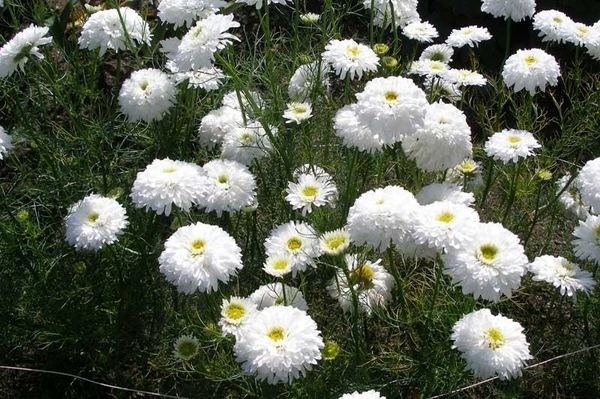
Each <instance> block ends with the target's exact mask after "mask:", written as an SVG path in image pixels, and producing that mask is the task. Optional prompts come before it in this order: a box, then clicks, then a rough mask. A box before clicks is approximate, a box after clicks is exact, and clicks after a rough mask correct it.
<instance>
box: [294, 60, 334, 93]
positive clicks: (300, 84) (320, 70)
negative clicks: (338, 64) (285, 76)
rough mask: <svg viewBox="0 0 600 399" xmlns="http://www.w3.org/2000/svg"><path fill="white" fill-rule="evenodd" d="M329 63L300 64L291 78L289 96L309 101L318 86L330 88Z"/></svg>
mask: <svg viewBox="0 0 600 399" xmlns="http://www.w3.org/2000/svg"><path fill="white" fill-rule="evenodd" d="M328 74H329V65H328V64H327V63H325V62H318V61H316V62H311V63H310V64H304V65H300V66H299V67H298V69H296V71H295V72H294V74H293V75H292V77H291V78H290V83H289V85H288V96H290V98H291V99H292V100H293V101H300V102H302V101H307V100H308V99H309V97H310V94H311V91H312V90H313V89H314V88H315V86H316V87H318V86H321V87H323V88H324V89H325V90H328V89H329V78H328Z"/></svg>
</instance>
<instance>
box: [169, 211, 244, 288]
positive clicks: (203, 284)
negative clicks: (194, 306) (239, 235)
mask: <svg viewBox="0 0 600 399" xmlns="http://www.w3.org/2000/svg"><path fill="white" fill-rule="evenodd" d="M158 263H159V265H160V272H161V273H162V274H163V275H164V276H165V278H166V279H167V281H169V282H171V283H173V284H175V285H176V286H177V290H178V291H179V292H183V293H185V294H192V293H194V292H195V291H196V290H198V291H200V292H208V293H210V292H212V291H217V290H218V289H219V282H222V283H227V282H228V281H229V279H230V278H231V277H232V276H234V275H235V274H236V273H237V271H238V270H239V269H241V268H242V267H243V264H242V251H241V249H240V247H239V246H238V245H237V244H236V242H235V240H234V239H233V237H231V236H230V235H229V234H227V232H226V231H225V230H223V229H222V228H220V227H218V226H213V225H210V224H204V223H201V222H197V223H195V224H192V225H189V226H183V227H180V228H178V229H177V230H176V231H175V233H173V234H172V235H171V237H169V238H168V239H167V241H166V242H165V249H164V250H163V251H162V253H161V254H160V256H159V258H158Z"/></svg>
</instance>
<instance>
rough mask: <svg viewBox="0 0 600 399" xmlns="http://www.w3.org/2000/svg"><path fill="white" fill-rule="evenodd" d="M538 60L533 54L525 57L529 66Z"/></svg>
mask: <svg viewBox="0 0 600 399" xmlns="http://www.w3.org/2000/svg"><path fill="white" fill-rule="evenodd" d="M536 62H537V59H536V58H535V57H534V56H533V55H528V56H527V57H525V63H526V64H527V65H529V66H531V65H533V64H535V63H536Z"/></svg>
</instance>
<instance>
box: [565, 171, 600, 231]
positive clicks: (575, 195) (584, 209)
mask: <svg viewBox="0 0 600 399" xmlns="http://www.w3.org/2000/svg"><path fill="white" fill-rule="evenodd" d="M567 184H568V186H567ZM579 185H580V183H579V176H578V177H576V178H575V179H573V180H572V181H571V175H570V174H568V173H567V174H566V175H564V176H563V177H561V178H560V179H558V180H557V181H556V195H558V200H559V201H560V203H561V204H562V205H563V206H564V207H565V210H567V211H568V212H570V213H571V214H572V215H574V216H575V217H576V218H577V219H579V220H585V219H587V218H588V216H590V214H591V213H593V214H595V213H596V211H595V210H594V209H593V208H591V207H590V206H589V205H587V204H586V203H585V202H584V201H583V199H582V198H581V193H580V192H579V188H578V187H579Z"/></svg>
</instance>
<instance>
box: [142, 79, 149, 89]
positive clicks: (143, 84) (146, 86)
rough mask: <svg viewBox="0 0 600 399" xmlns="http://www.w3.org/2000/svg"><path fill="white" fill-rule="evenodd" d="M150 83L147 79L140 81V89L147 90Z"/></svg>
mask: <svg viewBox="0 0 600 399" xmlns="http://www.w3.org/2000/svg"><path fill="white" fill-rule="evenodd" d="M148 86H149V84H148V82H146V81H143V82H140V89H142V90H144V91H145V90H146V89H147V88H148Z"/></svg>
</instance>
